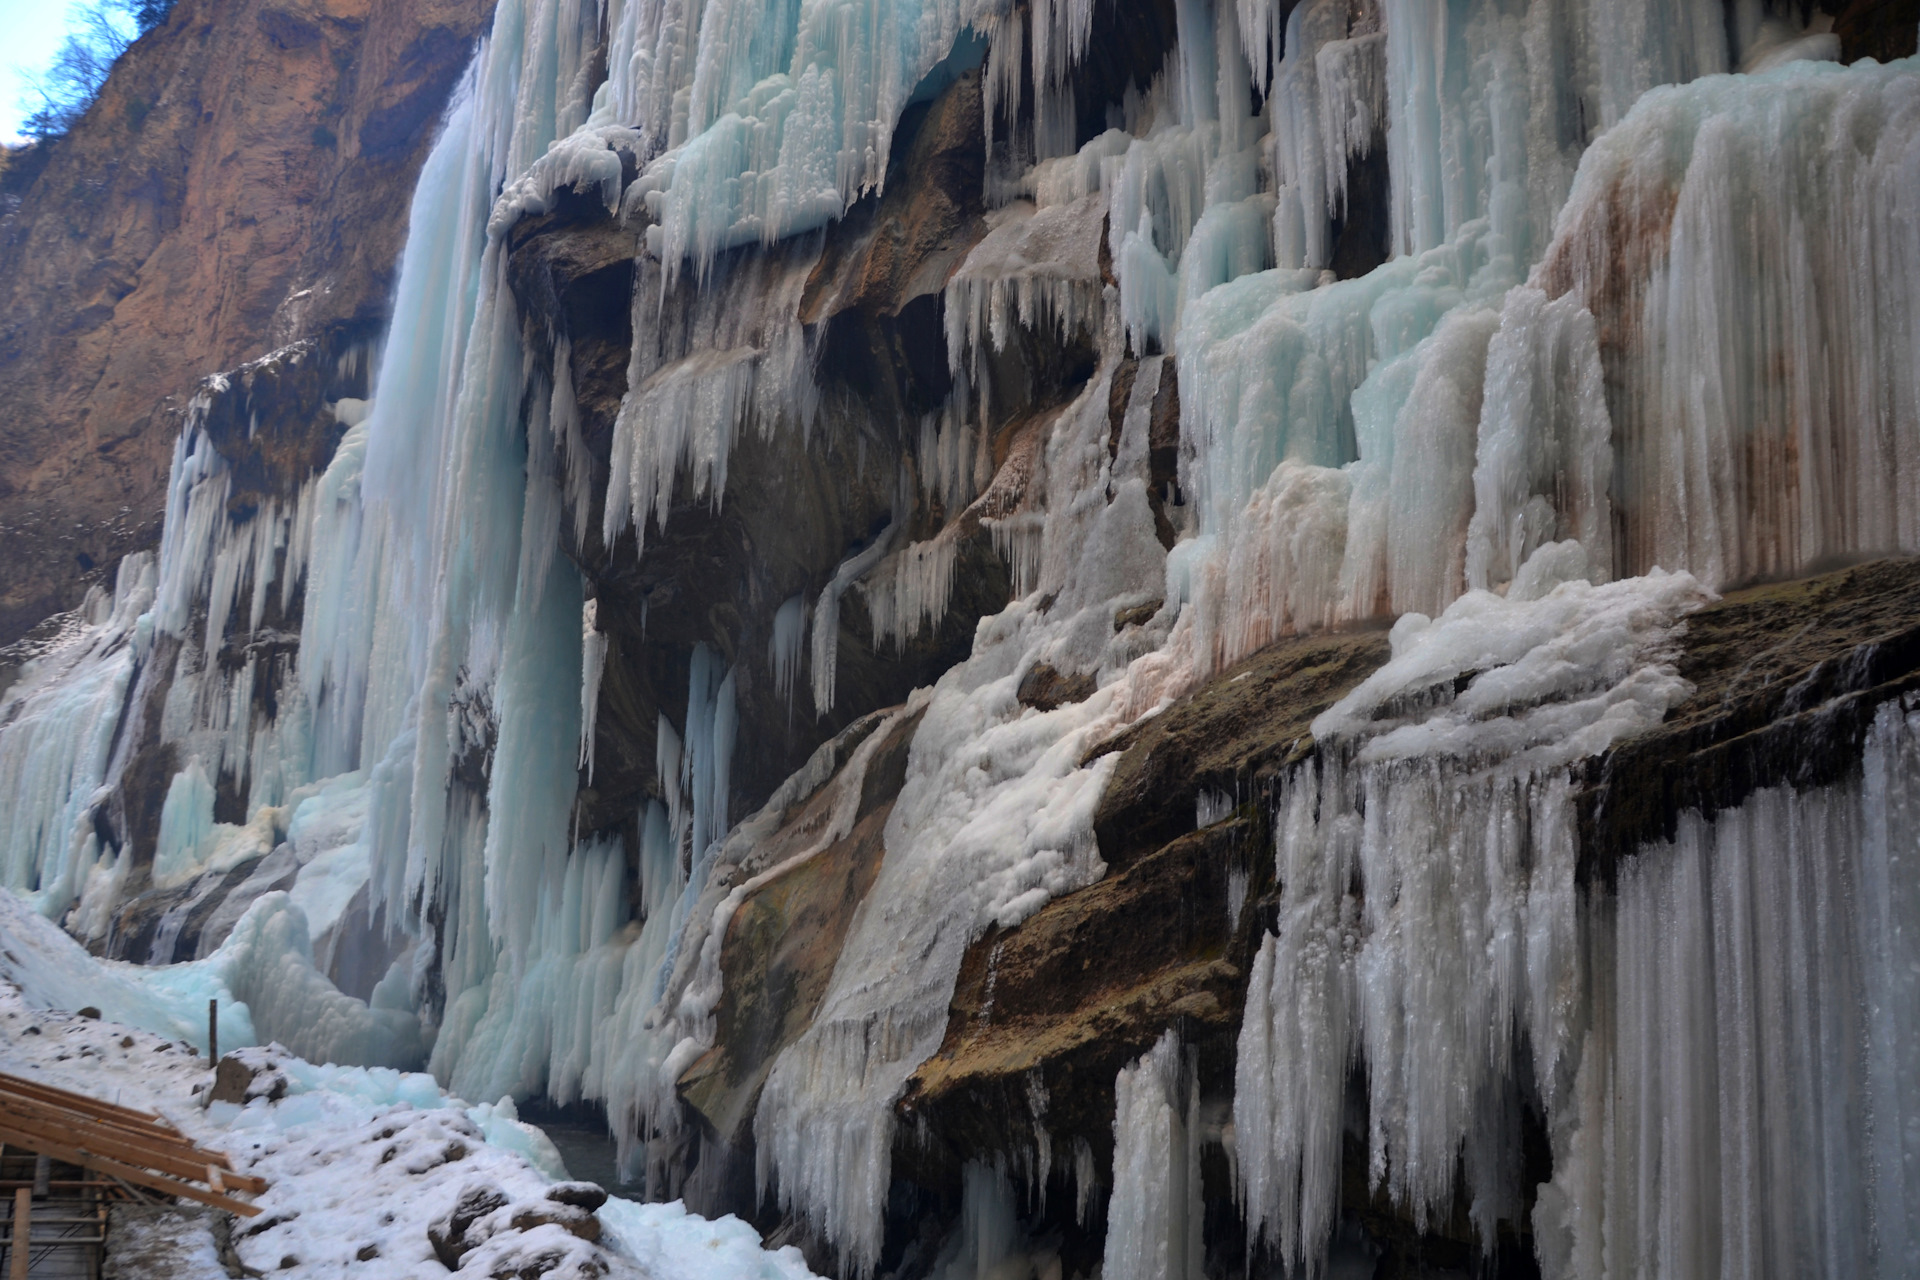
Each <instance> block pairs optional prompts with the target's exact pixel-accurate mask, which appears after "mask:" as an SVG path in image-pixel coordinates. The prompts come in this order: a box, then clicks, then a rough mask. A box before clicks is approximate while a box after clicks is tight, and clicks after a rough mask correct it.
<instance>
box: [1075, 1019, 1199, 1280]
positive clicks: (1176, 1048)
mask: <svg viewBox="0 0 1920 1280" xmlns="http://www.w3.org/2000/svg"><path fill="white" fill-rule="evenodd" d="M1113 1093H1114V1113H1113V1147H1114V1150H1113V1195H1112V1197H1111V1198H1110V1199H1109V1200H1108V1202H1107V1245H1106V1255H1105V1258H1104V1260H1103V1263H1102V1266H1101V1275H1102V1276H1104V1277H1107V1280H1200V1277H1201V1276H1202V1275H1203V1274H1204V1272H1203V1271H1202V1270H1201V1264H1202V1262H1203V1261H1204V1258H1205V1253H1206V1248H1205V1241H1204V1238H1203V1236H1202V1228H1203V1227H1204V1226H1205V1225H1206V1214H1205V1211H1204V1207H1203V1205H1202V1201H1201V1186H1200V1087H1199V1083H1198V1081H1197V1080H1196V1079H1195V1076H1194V1064H1193V1062H1192V1059H1191V1055H1190V1053H1189V1052H1188V1051H1187V1050H1186V1049H1185V1048H1184V1047H1183V1046H1182V1045H1181V1043H1180V1037H1179V1036H1178V1035H1176V1034H1174V1032H1172V1031H1168V1032H1167V1033H1166V1034H1164V1035H1162V1036H1161V1037H1160V1039H1159V1041H1158V1042H1157V1043H1155V1045H1154V1046H1153V1048H1151V1049H1149V1050H1148V1051H1147V1052H1146V1053H1144V1054H1142V1055H1141V1056H1140V1058H1139V1059H1138V1060H1137V1061H1135V1062H1133V1063H1132V1064H1130V1065H1129V1066H1126V1067H1122V1068H1121V1069H1120V1075H1119V1078H1118V1079H1116V1080H1115V1081H1114V1084H1113Z"/></svg>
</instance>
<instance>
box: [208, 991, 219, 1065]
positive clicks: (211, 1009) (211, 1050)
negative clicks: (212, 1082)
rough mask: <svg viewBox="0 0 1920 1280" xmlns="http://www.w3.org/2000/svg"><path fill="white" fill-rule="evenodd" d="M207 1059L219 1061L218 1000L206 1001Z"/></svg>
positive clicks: (215, 1062) (215, 1063)
mask: <svg viewBox="0 0 1920 1280" xmlns="http://www.w3.org/2000/svg"><path fill="white" fill-rule="evenodd" d="M207 1061H209V1062H211V1063H213V1064H214V1065H215V1066H218V1065H219V1063H220V1002H219V1001H218V1000H208V1001H207Z"/></svg>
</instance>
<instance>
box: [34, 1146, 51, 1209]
mask: <svg viewBox="0 0 1920 1280" xmlns="http://www.w3.org/2000/svg"><path fill="white" fill-rule="evenodd" d="M52 1180H53V1161H52V1160H49V1159H48V1158H47V1157H46V1156H35V1157H34V1158H33V1198H34V1199H35V1200H45V1199H46V1198H47V1189H48V1187H49V1185H50V1184H51V1182H52Z"/></svg>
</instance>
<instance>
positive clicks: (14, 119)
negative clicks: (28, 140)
mask: <svg viewBox="0 0 1920 1280" xmlns="http://www.w3.org/2000/svg"><path fill="white" fill-rule="evenodd" d="M71 4H72V0H0V142H7V143H13V142H18V141H20V137H19V131H20V122H21V121H22V120H23V119H25V118H26V115H27V104H26V102H25V98H26V94H27V81H26V77H27V75H28V74H31V73H33V72H37V71H39V70H40V69H41V68H43V67H45V66H46V65H47V63H48V62H49V61H51V60H52V58H53V51H54V50H55V49H57V48H59V47H60V40H61V37H63V36H65V35H66V33H67V10H68V8H69V7H70V6H71Z"/></svg>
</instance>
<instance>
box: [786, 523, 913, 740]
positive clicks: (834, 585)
mask: <svg viewBox="0 0 1920 1280" xmlns="http://www.w3.org/2000/svg"><path fill="white" fill-rule="evenodd" d="M899 528H900V522H899V520H898V519H895V520H891V521H889V522H888V523H887V526H886V528H884V529H882V530H881V531H880V532H879V533H878V534H876V535H875V536H874V538H873V540H872V541H871V542H869V543H867V545H866V546H864V547H861V548H860V549H859V550H857V551H855V552H854V553H853V554H852V555H850V556H848V557H847V558H846V559H845V560H842V561H841V562H840V565H839V567H838V568H836V569H835V570H834V571H833V577H832V578H830V579H828V580H827V585H826V586H824V587H822V588H821V589H820V598H819V599H818V600H816V601H815V602H814V605H813V631H812V633H811V635H810V637H809V641H808V643H809V651H808V654H807V666H808V668H809V671H810V673H811V675H812V677H813V713H814V714H815V715H816V716H824V715H826V714H828V713H829V712H831V711H832V710H833V694H834V688H833V685H834V677H835V676H836V675H837V674H838V673H839V670H840V597H841V596H843V595H845V594H846V593H847V589H848V588H849V587H851V586H852V585H853V584H854V583H856V582H858V581H859V580H860V579H861V578H863V577H865V576H866V575H867V573H869V572H870V571H871V570H872V569H873V568H874V566H875V565H877V564H879V563H880V561H881V559H882V558H883V557H884V556H885V555H886V554H887V549H888V548H889V547H891V546H892V545H893V539H894V535H895V534H896V533H897V532H898V531H899Z"/></svg>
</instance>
